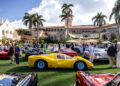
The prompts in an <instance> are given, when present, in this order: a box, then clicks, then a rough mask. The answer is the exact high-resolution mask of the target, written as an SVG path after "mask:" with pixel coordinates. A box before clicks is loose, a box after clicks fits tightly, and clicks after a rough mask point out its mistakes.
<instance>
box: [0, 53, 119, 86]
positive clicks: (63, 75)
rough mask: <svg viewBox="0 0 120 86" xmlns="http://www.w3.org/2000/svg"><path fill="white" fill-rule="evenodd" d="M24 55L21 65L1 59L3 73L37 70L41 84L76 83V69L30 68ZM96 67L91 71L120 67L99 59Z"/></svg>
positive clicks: (115, 70) (62, 85)
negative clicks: (111, 65) (41, 69)
mask: <svg viewBox="0 0 120 86" xmlns="http://www.w3.org/2000/svg"><path fill="white" fill-rule="evenodd" d="M23 57H24V55H23V56H22V57H21V58H20V65H19V66H16V65H15V64H13V65H11V64H10V60H0V72H1V73H22V74H27V73H30V72H36V73H37V74H38V80H39V86H73V85H74V83H75V73H76V70H73V69H47V70H43V71H40V70H37V69H34V68H29V67H28V63H27V61H25V60H24V58H23ZM94 65H95V66H94V68H93V69H91V70H89V71H91V73H101V72H109V73H116V72H118V71H120V69H117V68H115V67H114V68H113V69H109V65H108V62H103V61H99V62H96V63H95V64H94Z"/></svg>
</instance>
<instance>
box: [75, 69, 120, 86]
mask: <svg viewBox="0 0 120 86" xmlns="http://www.w3.org/2000/svg"><path fill="white" fill-rule="evenodd" d="M76 86H120V73H116V74H111V73H96V74H91V75H90V73H85V72H82V71H79V72H77V73H76Z"/></svg>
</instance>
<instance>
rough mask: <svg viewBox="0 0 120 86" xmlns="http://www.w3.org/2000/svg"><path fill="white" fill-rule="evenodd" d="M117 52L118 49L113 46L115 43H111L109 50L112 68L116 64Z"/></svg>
mask: <svg viewBox="0 0 120 86" xmlns="http://www.w3.org/2000/svg"><path fill="white" fill-rule="evenodd" d="M116 53H117V51H116V49H115V47H114V46H113V44H111V46H110V47H109V48H108V50H107V54H108V58H109V64H110V68H112V67H113V65H114V58H115V56H116Z"/></svg>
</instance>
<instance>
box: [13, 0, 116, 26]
mask: <svg viewBox="0 0 120 86" xmlns="http://www.w3.org/2000/svg"><path fill="white" fill-rule="evenodd" d="M115 1H116V0H42V1H41V3H40V5H39V6H38V7H36V8H32V9H31V10H29V11H28V12H29V13H36V12H38V13H39V14H40V15H43V18H44V19H45V20H46V22H45V23H44V26H51V25H52V26H53V25H55V26H60V25H64V22H61V19H60V17H59V16H60V15H61V6H62V4H63V3H68V4H69V3H72V4H73V5H74V7H73V8H72V9H73V15H74V19H73V25H83V24H84V25H87V24H93V23H92V21H91V18H92V17H93V16H95V15H96V14H97V13H98V12H102V13H103V14H106V15H107V16H108V17H109V15H110V13H111V11H112V8H113V6H114V3H115ZM107 22H109V21H108V20H107ZM112 22H113V21H112ZM14 23H16V24H17V21H15V22H13V24H14ZM18 23H22V21H21V20H19V21H18ZM109 23H110V22H109ZM16 24H14V25H16ZM18 25H19V26H18V27H24V26H23V25H22V24H18ZM20 25H21V26H20Z"/></svg>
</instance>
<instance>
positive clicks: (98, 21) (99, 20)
mask: <svg viewBox="0 0 120 86" xmlns="http://www.w3.org/2000/svg"><path fill="white" fill-rule="evenodd" d="M105 18H106V19H107V16H106V15H104V14H102V12H100V13H97V15H96V16H94V17H93V18H92V21H93V22H94V26H95V25H97V26H99V28H101V29H102V26H103V25H105V24H106V21H105ZM100 36H101V30H100V31H99V40H100Z"/></svg>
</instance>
